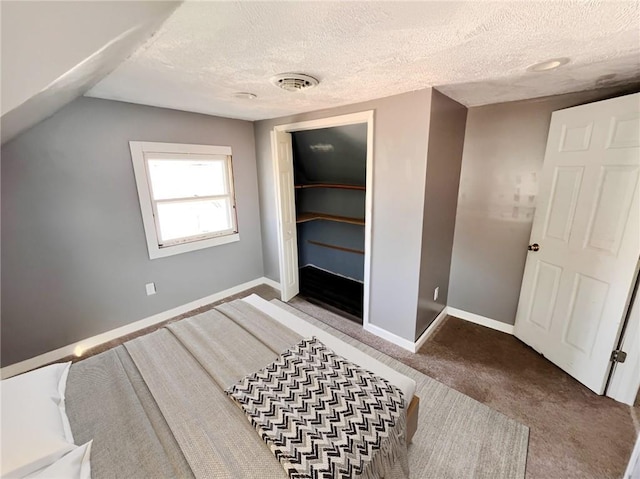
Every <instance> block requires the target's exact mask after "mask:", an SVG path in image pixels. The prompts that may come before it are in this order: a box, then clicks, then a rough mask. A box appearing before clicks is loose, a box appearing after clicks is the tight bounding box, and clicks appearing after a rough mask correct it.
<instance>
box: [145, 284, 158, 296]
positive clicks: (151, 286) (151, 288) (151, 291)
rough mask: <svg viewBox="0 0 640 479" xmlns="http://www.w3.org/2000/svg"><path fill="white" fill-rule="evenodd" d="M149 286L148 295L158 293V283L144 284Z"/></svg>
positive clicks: (146, 286)
mask: <svg viewBox="0 0 640 479" xmlns="http://www.w3.org/2000/svg"><path fill="white" fill-rule="evenodd" d="M144 287H145V288H147V296H151V295H152V294H156V284H155V283H147V284H145V285H144Z"/></svg>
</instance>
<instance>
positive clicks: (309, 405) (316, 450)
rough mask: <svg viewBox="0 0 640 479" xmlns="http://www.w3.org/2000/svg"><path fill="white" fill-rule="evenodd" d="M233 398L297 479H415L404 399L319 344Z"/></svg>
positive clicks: (290, 353)
mask: <svg viewBox="0 0 640 479" xmlns="http://www.w3.org/2000/svg"><path fill="white" fill-rule="evenodd" d="M226 392H227V394H229V395H230V396H231V397H232V398H233V399H234V400H235V401H236V402H237V404H238V405H239V406H240V407H241V409H242V410H243V411H244V413H245V414H246V416H247V417H248V419H249V421H250V422H251V424H252V425H253V427H254V428H255V429H256V430H257V432H258V434H259V435H260V437H261V438H262V439H263V440H264V441H265V442H266V443H267V445H268V446H269V447H270V449H271V451H272V452H273V454H274V455H275V457H276V458H277V459H278V460H279V461H280V463H281V464H282V466H283V467H284V469H285V471H286V473H287V474H288V476H289V477H290V478H291V479H298V478H313V479H316V478H318V479H329V478H332V479H333V478H335V479H338V478H339V479H351V478H362V479H382V478H384V477H391V476H393V477H398V471H399V470H400V471H401V473H400V477H402V476H405V477H408V476H409V474H408V465H407V446H406V442H405V425H406V405H405V400H404V398H403V394H402V392H401V391H400V390H399V389H398V388H397V387H395V386H393V385H391V384H390V383H389V382H387V381H386V380H385V379H383V378H381V377H379V376H376V375H374V374H373V373H371V372H369V371H367V370H365V369H363V368H361V367H359V366H357V365H355V364H353V363H350V362H349V361H347V360H346V359H344V358H342V357H341V356H338V355H337V354H335V353H334V352H333V351H331V350H330V349H328V348H327V347H326V346H325V345H324V344H322V343H321V342H320V341H318V340H317V339H316V338H312V339H304V340H302V341H301V342H300V343H298V344H297V345H296V346H294V347H293V348H291V349H289V350H287V351H285V352H284V353H282V354H281V355H280V356H279V357H278V359H276V361H274V362H273V363H271V364H269V365H268V366H266V367H265V368H263V369H261V370H259V371H257V372H256V373H254V374H251V375H249V376H247V377H245V378H244V379H243V380H241V381H240V382H239V383H237V384H235V385H233V386H232V387H230V388H228V389H227V390H226Z"/></svg>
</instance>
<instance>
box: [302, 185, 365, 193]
mask: <svg viewBox="0 0 640 479" xmlns="http://www.w3.org/2000/svg"><path fill="white" fill-rule="evenodd" d="M295 188H296V190H300V189H306V188H337V189H340V190H360V191H365V189H366V187H365V186H364V185H342V184H339V183H308V184H304V185H295Z"/></svg>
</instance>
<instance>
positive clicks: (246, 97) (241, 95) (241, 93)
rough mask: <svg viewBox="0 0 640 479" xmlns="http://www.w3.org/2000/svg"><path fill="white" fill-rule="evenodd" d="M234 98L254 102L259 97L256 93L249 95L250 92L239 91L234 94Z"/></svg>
mask: <svg viewBox="0 0 640 479" xmlns="http://www.w3.org/2000/svg"><path fill="white" fill-rule="evenodd" d="M233 96H234V97H236V98H240V99H241V100H253V99H255V98H258V95H256V94H255V93H249V92H248V91H239V92H236V93H234V94H233Z"/></svg>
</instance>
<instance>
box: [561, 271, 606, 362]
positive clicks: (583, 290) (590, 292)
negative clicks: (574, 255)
mask: <svg viewBox="0 0 640 479" xmlns="http://www.w3.org/2000/svg"><path fill="white" fill-rule="evenodd" d="M608 289H609V285H608V284H607V283H604V282H602V281H598V280H597V279H594V278H590V277H588V276H585V275H582V274H576V275H575V277H574V286H573V294H572V295H571V299H570V300H569V311H568V313H567V327H566V330H565V333H564V337H563V341H564V342H565V344H568V345H569V346H572V347H574V348H576V349H577V350H578V351H580V352H582V353H584V354H586V355H588V356H590V355H591V352H592V351H593V345H594V342H595V338H596V334H597V332H598V328H599V326H600V323H601V320H602V311H603V308H604V304H605V300H606V298H607V292H608Z"/></svg>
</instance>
